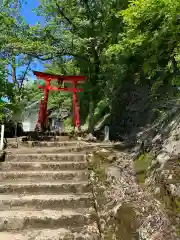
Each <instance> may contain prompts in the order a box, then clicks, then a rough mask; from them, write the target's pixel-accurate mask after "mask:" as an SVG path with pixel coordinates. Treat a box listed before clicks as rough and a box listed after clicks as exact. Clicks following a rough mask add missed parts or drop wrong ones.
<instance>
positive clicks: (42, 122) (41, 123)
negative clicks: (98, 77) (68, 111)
mask: <svg viewBox="0 0 180 240" xmlns="http://www.w3.org/2000/svg"><path fill="white" fill-rule="evenodd" d="M33 73H34V74H35V75H36V77H37V78H38V79H41V80H43V81H44V82H45V84H44V85H43V86H42V85H40V84H38V88H39V89H42V90H43V91H44V99H43V100H41V102H40V110H39V116H38V122H37V126H38V127H40V128H41V129H43V127H45V126H46V124H47V120H48V111H47V104H48V96H49V91H51V90H52V91H66V92H72V93H73V112H74V127H76V128H79V127H80V116H79V106H78V101H77V92H83V88H77V84H78V83H84V81H85V79H86V77H85V76H60V75H55V74H49V73H43V72H37V71H33ZM53 80H55V81H57V82H58V83H61V84H62V83H63V82H66V83H72V88H69V87H68V88H66V87H54V86H51V81H53Z"/></svg>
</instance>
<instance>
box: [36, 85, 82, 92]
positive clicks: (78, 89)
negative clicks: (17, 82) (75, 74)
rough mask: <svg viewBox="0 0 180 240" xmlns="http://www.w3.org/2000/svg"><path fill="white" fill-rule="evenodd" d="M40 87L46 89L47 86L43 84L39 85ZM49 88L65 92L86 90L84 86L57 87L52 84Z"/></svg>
mask: <svg viewBox="0 0 180 240" xmlns="http://www.w3.org/2000/svg"><path fill="white" fill-rule="evenodd" d="M38 88H39V89H43V90H45V89H46V87H45V86H41V85H38ZM49 90H53V91H64V92H83V91H84V89H83V88H57V87H53V86H50V87H49Z"/></svg>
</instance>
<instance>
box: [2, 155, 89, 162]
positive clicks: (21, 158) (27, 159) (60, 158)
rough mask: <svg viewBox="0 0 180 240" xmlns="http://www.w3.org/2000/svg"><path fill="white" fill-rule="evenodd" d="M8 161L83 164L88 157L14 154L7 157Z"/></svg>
mask: <svg viewBox="0 0 180 240" xmlns="http://www.w3.org/2000/svg"><path fill="white" fill-rule="evenodd" d="M6 160H7V161H18V162H24V161H25V162H33V161H39V162H40V161H42V162H45V161H51V162H53V161H55V162H56V161H58V162H60V161H62V162H71V161H74V162H82V161H85V160H86V155H85V154H81V153H59V154H58V153H49V154H43V153H41V154H37V153H36V154H35V153H30V154H23V153H22V154H13V155H7V156H6Z"/></svg>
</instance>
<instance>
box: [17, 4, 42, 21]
mask: <svg viewBox="0 0 180 240" xmlns="http://www.w3.org/2000/svg"><path fill="white" fill-rule="evenodd" d="M38 6H39V1H38V0H27V1H26V3H24V4H23V8H22V11H21V15H22V16H23V17H24V18H25V19H26V21H27V23H28V24H30V25H35V24H36V23H38V22H39V23H40V24H41V25H43V24H44V19H43V17H42V16H37V14H36V13H35V12H34V8H37V7H38Z"/></svg>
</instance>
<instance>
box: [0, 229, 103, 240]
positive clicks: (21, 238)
mask: <svg viewBox="0 0 180 240" xmlns="http://www.w3.org/2000/svg"><path fill="white" fill-rule="evenodd" d="M90 227H91V226H90ZM92 228H94V232H92V233H89V234H88V233H85V234H83V233H79V232H74V231H70V230H68V229H65V228H60V229H59V228H58V229H36V230H34V229H31V230H25V231H20V232H0V239H1V240H100V237H99V234H98V232H97V230H96V228H95V227H94V226H92Z"/></svg>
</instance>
